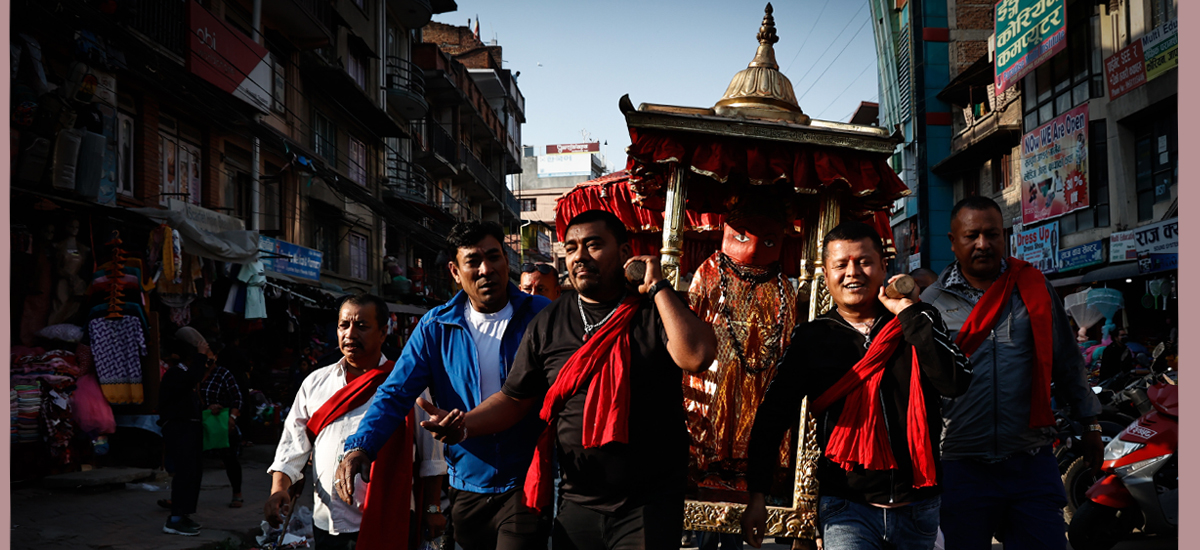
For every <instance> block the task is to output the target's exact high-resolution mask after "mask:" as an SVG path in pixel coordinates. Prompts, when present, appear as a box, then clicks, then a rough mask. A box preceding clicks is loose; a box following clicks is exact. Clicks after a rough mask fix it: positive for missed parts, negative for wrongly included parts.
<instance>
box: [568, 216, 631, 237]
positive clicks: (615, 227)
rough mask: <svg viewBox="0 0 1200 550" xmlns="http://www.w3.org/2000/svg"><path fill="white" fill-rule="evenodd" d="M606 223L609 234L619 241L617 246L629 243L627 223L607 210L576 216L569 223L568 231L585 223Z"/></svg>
mask: <svg viewBox="0 0 1200 550" xmlns="http://www.w3.org/2000/svg"><path fill="white" fill-rule="evenodd" d="M592 222H604V225H605V227H607V228H608V231H609V233H612V234H613V238H615V239H617V244H625V243H627V242H629V232H628V231H626V230H625V222H623V221H621V218H618V217H617V215H616V214H613V213H612V212H609V211H607V210H587V211H584V212H581V213H579V214H576V215H575V217H574V218H571V221H570V222H568V223H567V230H568V231H570V229H571V228H572V227H574V226H576V225H583V224H585V223H592Z"/></svg>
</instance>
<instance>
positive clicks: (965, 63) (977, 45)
mask: <svg viewBox="0 0 1200 550" xmlns="http://www.w3.org/2000/svg"><path fill="white" fill-rule="evenodd" d="M955 46H956V47H955V50H957V53H958V56H957V57H958V58H957V59H955V62H956V63H957V64H958V72H962V70H963V69H966V68H967V67H970V66H971V64H972V63H975V62H976V61H978V60H979V58H981V57H984V56H986V55H987V42H980V41H978V40H959V41H958V42H957V43H956V44H955Z"/></svg>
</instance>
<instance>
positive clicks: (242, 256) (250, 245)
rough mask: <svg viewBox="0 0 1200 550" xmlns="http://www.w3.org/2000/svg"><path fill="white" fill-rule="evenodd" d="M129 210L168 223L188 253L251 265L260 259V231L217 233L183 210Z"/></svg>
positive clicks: (220, 260)
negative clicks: (191, 217)
mask: <svg viewBox="0 0 1200 550" xmlns="http://www.w3.org/2000/svg"><path fill="white" fill-rule="evenodd" d="M129 211H130V212H135V213H137V214H141V215H143V216H146V217H147V218H150V219H152V220H155V221H159V222H162V223H165V224H167V225H168V226H170V227H171V229H174V230H176V231H178V232H179V235H180V236H181V237H182V238H183V251H184V252H187V253H188V254H195V255H197V256H200V257H202V258H208V259H210V260H216V261H219V262H233V263H237V264H248V263H250V262H253V261H255V260H257V259H258V231H221V232H219V233H213V232H210V231H208V230H205V229H201V228H200V227H198V226H197V225H196V224H195V223H193V222H192V221H191V220H190V219H188V218H187V215H186V214H185V213H184V212H182V211H179V210H163V209H160V208H130V209H129Z"/></svg>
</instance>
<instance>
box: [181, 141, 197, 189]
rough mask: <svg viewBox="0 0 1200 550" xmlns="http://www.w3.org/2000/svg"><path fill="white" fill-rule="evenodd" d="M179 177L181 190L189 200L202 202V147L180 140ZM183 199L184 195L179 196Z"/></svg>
mask: <svg viewBox="0 0 1200 550" xmlns="http://www.w3.org/2000/svg"><path fill="white" fill-rule="evenodd" d="M179 179H180V184H181V186H182V189H181V192H182V193H187V200H188V202H191V203H192V204H195V205H199V204H200V199H201V196H200V148H199V147H197V146H195V145H193V144H191V143H188V142H186V141H181V142H179ZM178 198H179V199H180V200H183V198H184V197H178Z"/></svg>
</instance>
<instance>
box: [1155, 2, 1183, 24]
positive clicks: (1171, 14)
mask: <svg viewBox="0 0 1200 550" xmlns="http://www.w3.org/2000/svg"><path fill="white" fill-rule="evenodd" d="M1176 1H1178V0H1150V6H1149V7H1150V28H1151V29H1157V28H1158V27H1160V26H1162V24H1163V23H1166V22H1168V21H1170V20H1172V19H1175V18H1176V17H1178V16H1179V13H1178V9H1179V8H1178V7H1177V6H1176V5H1175V2H1176Z"/></svg>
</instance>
